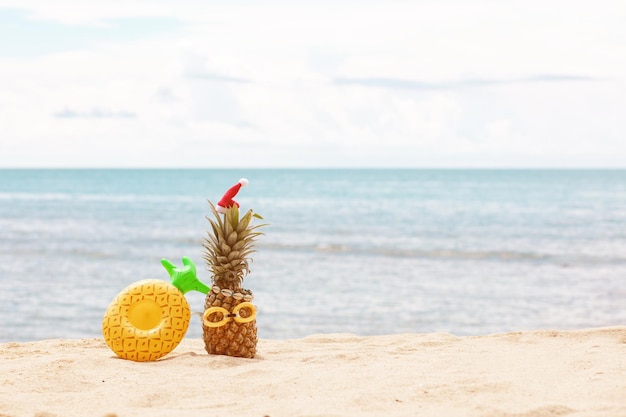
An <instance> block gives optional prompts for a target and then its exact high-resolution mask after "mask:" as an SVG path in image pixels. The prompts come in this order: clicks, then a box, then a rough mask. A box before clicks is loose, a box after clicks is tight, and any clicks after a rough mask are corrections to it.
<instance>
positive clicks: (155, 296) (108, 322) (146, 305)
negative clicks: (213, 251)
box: [102, 257, 209, 362]
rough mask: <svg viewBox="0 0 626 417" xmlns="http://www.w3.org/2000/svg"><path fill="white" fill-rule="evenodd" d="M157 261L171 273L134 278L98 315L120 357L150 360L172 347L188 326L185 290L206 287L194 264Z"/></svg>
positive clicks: (109, 341) (202, 291) (190, 262)
mask: <svg viewBox="0 0 626 417" xmlns="http://www.w3.org/2000/svg"><path fill="white" fill-rule="evenodd" d="M161 263H162V264H163V266H164V267H165V269H166V270H167V272H168V273H169V275H170V277H171V281H170V282H166V281H162V280H158V279H145V280H142V281H137V282H135V283H134V284H131V285H129V286H128V287H126V288H125V289H123V290H122V291H121V292H120V293H119V294H118V295H117V296H116V297H115V298H114V299H113V301H112V302H111V304H109V307H108V308H107V310H106V313H105V314H104V318H103V319H102V335H103V336H104V340H105V341H106V343H107V345H108V346H109V347H110V348H111V350H112V351H113V352H115V354H117V355H118V356H119V357H120V358H123V359H130V360H133V361H137V362H145V361H154V360H157V359H159V358H160V357H162V356H165V355H167V354H168V353H169V352H171V351H172V350H174V348H176V346H178V344H179V343H180V341H181V340H182V339H183V337H184V336H185V333H186V332H187V328H188V327H189V319H190V317H191V310H190V309H189V304H188V303H187V300H186V299H185V295H184V294H185V293H187V292H189V291H192V290H195V291H199V292H201V293H204V294H206V293H207V292H208V291H209V287H207V286H206V285H205V284H203V283H202V282H200V281H199V280H198V278H197V277H196V266H195V265H194V263H193V262H192V261H191V259H189V258H187V257H184V258H183V265H184V266H183V268H177V267H176V266H174V265H173V264H172V263H171V262H170V261H168V260H167V259H162V260H161Z"/></svg>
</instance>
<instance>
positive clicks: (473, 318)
mask: <svg viewBox="0 0 626 417" xmlns="http://www.w3.org/2000/svg"><path fill="white" fill-rule="evenodd" d="M240 177H247V178H248V179H249V180H250V185H249V186H248V187H246V188H243V189H242V190H241V192H240V193H239V195H238V196H237V198H236V200H237V201H238V202H239V203H240V204H241V206H242V208H243V209H248V208H253V209H254V210H255V211H256V212H258V213H260V214H261V215H263V217H264V218H265V222H267V223H269V226H268V227H266V228H265V229H264V232H265V233H266V236H263V237H262V238H261V239H260V241H259V247H258V253H256V254H254V257H253V258H254V262H253V263H252V264H251V270H252V272H251V274H250V275H249V276H248V277H247V278H246V280H245V286H246V287H247V288H250V289H252V290H253V291H254V293H255V304H256V305H257V306H258V308H259V315H258V320H257V322H258V326H259V336H260V337H261V338H268V339H287V338H298V337H302V336H305V335H308V334H312V333H329V332H349V333H356V334H359V335H374V334H389V333H402V332H417V333H423V332H439V331H443V332H450V333H453V334H456V335H474V334H487V333H494V332H506V331H515V330H526V329H535V328H558V329H575V328H585V327H597V326H611V325H624V324H626V171H624V170H597V171H596V170H287V169H284V170H269V169H265V170H249V169H240V170H0V285H1V289H0V342H8V341H31V340H41V339H49V338H80V337H97V336H99V335H100V334H101V333H100V329H101V320H102V316H103V314H104V311H105V309H106V307H107V305H108V304H109V302H110V301H111V300H112V299H113V298H114V297H115V295H116V294H117V293H118V292H119V291H121V290H122V289H123V288H125V287H126V286H127V285H129V284H131V283H133V282H134V281H137V280H140V279H144V278H160V279H164V280H167V279H168V275H167V273H166V272H165V270H164V269H163V268H162V266H161V265H160V259H161V258H163V257H165V258H168V259H170V260H172V261H173V262H174V263H176V264H178V265H180V264H181V262H180V259H181V258H182V257H183V256H189V257H191V258H192V259H193V260H194V261H195V262H196V264H197V265H198V271H199V274H198V275H199V277H200V279H202V280H203V281H205V282H206V283H207V284H210V275H209V273H208V271H207V269H206V267H205V266H204V264H203V260H202V240H203V238H204V236H205V235H206V232H207V230H208V227H209V225H208V222H207V220H206V219H205V216H207V215H209V214H210V211H209V206H208V203H207V201H206V200H207V199H211V200H212V201H213V202H216V201H218V200H219V198H220V197H221V196H222V194H223V193H224V192H225V191H226V190H227V189H228V188H229V187H230V186H232V185H233V184H235V183H236V182H237V180H238V179H239V178H240ZM187 298H188V300H189V302H190V304H191V307H192V310H193V311H201V310H202V308H203V299H204V296H203V295H201V294H198V293H188V294H187ZM201 333H202V332H201V325H200V320H199V318H198V317H196V316H194V317H193V318H192V323H191V324H190V329H189V331H188V333H187V337H201Z"/></svg>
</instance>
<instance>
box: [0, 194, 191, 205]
mask: <svg viewBox="0 0 626 417" xmlns="http://www.w3.org/2000/svg"><path fill="white" fill-rule="evenodd" d="M172 198H176V201H177V202H185V201H187V202H192V203H193V202H196V201H197V200H198V199H197V198H196V197H193V196H179V195H174V196H172V195H157V194H145V195H144V194H72V193H0V200H2V201H30V200H36V201H39V202H42V201H107V202H154V203H159V202H161V203H169V202H170V201H171V200H172Z"/></svg>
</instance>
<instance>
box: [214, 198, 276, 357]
mask: <svg viewBox="0 0 626 417" xmlns="http://www.w3.org/2000/svg"><path fill="white" fill-rule="evenodd" d="M209 204H210V206H211V211H212V213H213V216H214V217H213V218H209V217H207V219H208V220H209V222H210V224H211V229H212V230H211V231H210V232H209V234H208V237H207V239H206V240H205V243H204V245H203V246H204V248H205V255H204V259H205V261H206V262H207V266H208V267H209V270H210V271H211V272H212V274H213V277H212V282H213V285H214V286H217V287H219V288H220V289H228V290H232V291H235V292H239V293H242V294H250V295H252V292H250V291H249V290H244V289H243V288H242V285H243V280H244V277H245V276H246V275H247V274H248V273H249V272H250V271H249V268H248V266H249V261H250V260H251V259H250V254H251V253H253V252H255V250H254V247H255V241H256V238H257V237H258V236H260V235H261V234H262V233H260V232H258V231H257V229H258V228H259V227H262V226H264V225H252V218H253V217H255V216H257V215H255V214H253V212H252V210H248V211H247V212H246V213H245V214H244V215H243V216H241V217H239V214H240V213H239V208H238V206H236V205H233V206H232V207H230V208H228V209H227V210H226V213H224V214H223V217H222V214H220V213H219V212H217V210H216V208H215V206H214V205H213V203H211V202H210V201H209ZM258 218H261V217H260V216H258ZM211 232H212V233H211ZM242 302H244V301H243V300H236V299H235V298H234V297H231V296H228V295H224V294H221V293H219V294H216V293H214V292H212V291H211V292H209V293H208V294H207V297H206V301H205V311H206V309H209V308H211V307H222V308H224V309H226V310H227V311H229V312H231V313H232V311H233V309H234V308H235V307H236V306H237V305H239V304H241V303H242ZM245 314H246V312H245V309H244V311H243V312H242V311H241V310H240V315H241V317H242V318H245V317H246V316H245ZM248 314H249V313H248ZM209 320H211V319H210V318H209ZM211 321H214V320H211ZM216 321H218V320H216ZM202 327H203V339H204V344H205V348H206V351H207V353H209V354H216V355H228V356H235V357H242V358H254V356H255V355H256V346H257V342H258V339H257V326H256V320H252V321H250V322H248V323H237V322H236V321H235V320H231V321H229V322H227V323H226V324H225V325H224V326H221V327H210V328H209V327H207V326H205V325H204V323H203V326H202Z"/></svg>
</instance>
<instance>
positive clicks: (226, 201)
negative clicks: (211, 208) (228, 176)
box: [216, 178, 248, 214]
mask: <svg viewBox="0 0 626 417" xmlns="http://www.w3.org/2000/svg"><path fill="white" fill-rule="evenodd" d="M246 185H248V180H247V179H245V178H242V179H240V180H239V181H238V182H237V184H235V185H233V186H232V187H230V188H229V189H228V191H226V193H225V194H224V197H222V199H221V200H220V201H219V202H218V203H217V207H216V210H217V211H218V212H220V213H222V214H223V213H226V209H227V208H230V207H232V206H233V205H236V206H237V207H239V203H237V202H236V201H235V200H233V197H235V196H236V195H237V193H238V192H239V189H240V188H241V187H245V186H246Z"/></svg>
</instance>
